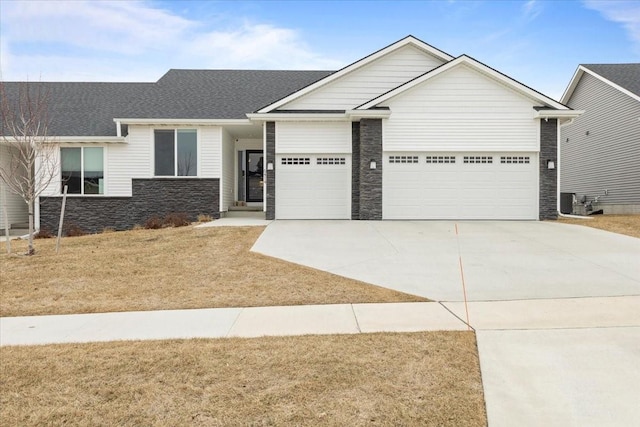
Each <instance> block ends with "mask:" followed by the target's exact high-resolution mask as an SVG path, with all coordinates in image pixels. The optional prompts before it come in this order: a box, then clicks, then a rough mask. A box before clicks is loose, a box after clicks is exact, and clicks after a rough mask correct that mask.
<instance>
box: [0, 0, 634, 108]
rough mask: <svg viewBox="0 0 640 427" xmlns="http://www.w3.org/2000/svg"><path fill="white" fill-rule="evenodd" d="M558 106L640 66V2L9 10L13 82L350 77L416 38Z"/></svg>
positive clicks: (3, 63)
mask: <svg viewBox="0 0 640 427" xmlns="http://www.w3.org/2000/svg"><path fill="white" fill-rule="evenodd" d="M408 34H411V35H414V36H415V37H418V38H419V39H421V40H423V41H425V42H427V43H429V44H431V45H433V46H435V47H437V48H439V49H441V50H444V51H445V52H447V53H449V54H451V55H453V56H458V55H461V54H463V53H465V54H467V55H470V56H472V57H474V58H475V59H477V60H479V61H481V62H484V63H485V64H487V65H489V66H491V67H493V68H496V69H497V70H499V71H501V72H503V73H505V74H507V75H509V76H511V77H513V78H515V79H517V80H519V81H521V82H522V83H525V84H527V85H529V86H531V87H533V88H535V89H537V90H539V91H541V92H543V93H545V94H547V95H549V96H551V97H553V98H556V99H558V98H559V97H560V96H561V95H562V92H563V91H564V89H565V87H566V85H567V84H568V82H569V80H570V78H571V76H572V75H573V72H574V71H575V69H576V67H577V66H578V64H580V63H619V62H640V2H639V1H539V0H531V1H457V0H451V1H431V2H419V1H391V2H388V1H258V2H242V1H206V2H200V1H117V2H106V1H82V0H75V1H68V2H63V1H15V0H3V1H1V2H0V71H1V73H2V76H1V77H2V79H3V80H8V81H9V80H27V79H28V80H31V81H39V80H41V81H156V80H157V79H158V78H160V76H162V74H164V73H165V72H166V71H167V70H168V69H169V68H227V69H228V68H243V69H247V68H258V69H338V68H341V67H343V66H345V65H348V64H349V63H351V62H353V61H356V60H358V59H360V58H361V57H363V56H365V55H368V54H370V53H372V52H374V51H376V50H378V49H380V48H382V47H384V46H386V45H388V44H391V43H393V42H395V41H397V40H399V39H401V38H403V37H405V36H406V35H408Z"/></svg>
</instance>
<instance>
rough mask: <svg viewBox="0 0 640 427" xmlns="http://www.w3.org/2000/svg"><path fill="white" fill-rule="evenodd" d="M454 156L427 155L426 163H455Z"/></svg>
mask: <svg viewBox="0 0 640 427" xmlns="http://www.w3.org/2000/svg"><path fill="white" fill-rule="evenodd" d="M455 162H456V157H455V156H427V163H455Z"/></svg>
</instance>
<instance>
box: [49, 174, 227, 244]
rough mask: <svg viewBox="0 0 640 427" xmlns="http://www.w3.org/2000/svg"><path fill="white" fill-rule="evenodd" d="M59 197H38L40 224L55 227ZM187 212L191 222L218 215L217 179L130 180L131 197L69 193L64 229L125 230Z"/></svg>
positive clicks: (57, 219)
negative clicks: (73, 226) (75, 227)
mask: <svg viewBox="0 0 640 427" xmlns="http://www.w3.org/2000/svg"><path fill="white" fill-rule="evenodd" d="M61 204H62V197H60V196H56V197H41V198H40V227H41V228H47V229H49V230H51V231H56V230H57V229H58V224H59V221H60V206H61ZM170 213H186V214H187V216H188V217H189V219H190V220H191V221H195V220H196V219H197V216H198V215H200V214H203V215H210V216H211V217H212V218H220V180H219V179H218V178H156V179H133V180H132V197H100V196H84V197H82V196H81V197H79V196H70V197H67V205H66V208H65V213H64V231H65V232H66V230H68V228H69V227H70V226H71V225H76V226H78V227H80V228H81V229H83V230H84V231H87V232H90V233H96V232H100V231H102V230H103V229H104V228H107V227H110V228H114V229H116V230H126V229H130V228H132V227H133V226H134V225H136V224H139V225H144V223H145V221H146V220H148V219H149V218H151V217H152V216H159V217H164V216H166V215H167V214H170Z"/></svg>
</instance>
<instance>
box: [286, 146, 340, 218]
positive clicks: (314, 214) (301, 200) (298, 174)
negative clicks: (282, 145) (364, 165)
mask: <svg viewBox="0 0 640 427" xmlns="http://www.w3.org/2000/svg"><path fill="white" fill-rule="evenodd" d="M276 218H277V219H350V218H351V155H348V154H313V155H309V154H295V155H291V154H286V155H278V156H277V157H276Z"/></svg>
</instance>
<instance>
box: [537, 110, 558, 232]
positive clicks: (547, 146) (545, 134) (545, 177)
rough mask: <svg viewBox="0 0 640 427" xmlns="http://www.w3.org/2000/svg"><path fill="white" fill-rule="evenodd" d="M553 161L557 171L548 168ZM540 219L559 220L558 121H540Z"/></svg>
mask: <svg viewBox="0 0 640 427" xmlns="http://www.w3.org/2000/svg"><path fill="white" fill-rule="evenodd" d="M547 160H553V161H554V162H555V164H556V168H555V169H549V168H547ZM539 161H540V207H539V212H540V219H541V220H542V219H557V218H558V193H557V191H558V167H559V166H560V165H559V164H558V123H557V119H549V120H540V159H539Z"/></svg>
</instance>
